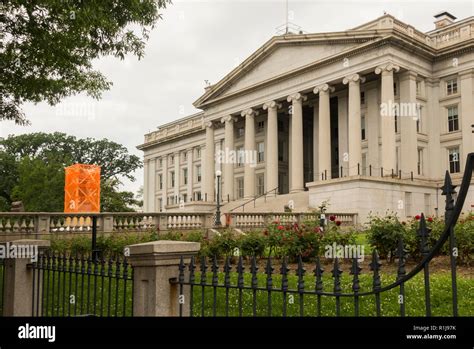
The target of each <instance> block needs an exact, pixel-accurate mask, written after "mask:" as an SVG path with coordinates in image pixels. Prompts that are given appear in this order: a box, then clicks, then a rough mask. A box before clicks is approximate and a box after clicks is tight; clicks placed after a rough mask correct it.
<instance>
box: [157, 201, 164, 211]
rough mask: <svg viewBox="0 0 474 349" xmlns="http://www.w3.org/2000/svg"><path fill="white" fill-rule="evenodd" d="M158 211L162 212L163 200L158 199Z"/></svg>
mask: <svg viewBox="0 0 474 349" xmlns="http://www.w3.org/2000/svg"><path fill="white" fill-rule="evenodd" d="M158 209H159V210H160V212H161V211H163V199H158Z"/></svg>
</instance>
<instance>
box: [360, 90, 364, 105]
mask: <svg viewBox="0 0 474 349" xmlns="http://www.w3.org/2000/svg"><path fill="white" fill-rule="evenodd" d="M360 104H362V105H364V104H365V92H364V91H362V92H361V93H360Z"/></svg>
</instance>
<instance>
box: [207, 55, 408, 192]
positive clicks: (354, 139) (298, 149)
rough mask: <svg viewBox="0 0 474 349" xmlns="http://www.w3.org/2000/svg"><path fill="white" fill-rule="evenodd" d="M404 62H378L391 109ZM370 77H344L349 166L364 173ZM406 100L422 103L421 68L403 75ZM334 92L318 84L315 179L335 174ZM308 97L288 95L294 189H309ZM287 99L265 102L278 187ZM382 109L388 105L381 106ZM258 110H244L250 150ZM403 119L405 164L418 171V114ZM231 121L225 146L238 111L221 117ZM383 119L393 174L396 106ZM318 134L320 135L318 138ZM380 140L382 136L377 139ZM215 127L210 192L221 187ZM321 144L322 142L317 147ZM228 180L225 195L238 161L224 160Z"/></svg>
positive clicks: (247, 182) (270, 163)
mask: <svg viewBox="0 0 474 349" xmlns="http://www.w3.org/2000/svg"><path fill="white" fill-rule="evenodd" d="M399 69H400V68H399V67H398V66H396V65H394V64H392V63H388V64H385V65H382V66H378V67H377V68H376V69H375V73H376V74H380V75H381V94H380V102H381V107H382V105H385V109H387V108H388V109H390V108H391V107H393V106H394V102H395V95H394V79H393V73H394V72H398V71H399ZM364 82H365V78H364V77H362V76H360V75H359V74H351V75H348V76H347V77H345V78H344V79H343V84H345V85H348V89H349V94H348V96H349V98H348V154H347V155H348V159H347V160H348V168H349V175H350V176H352V175H357V174H358V165H359V166H361V165H362V137H361V102H360V84H361V83H364ZM400 83H401V86H400V91H401V101H403V102H411V103H416V74H414V73H412V72H406V73H404V74H403V75H402V77H401V79H400ZM332 92H334V87H332V86H330V85H329V84H322V85H319V86H316V87H315V88H314V90H313V93H315V94H317V95H319V104H318V108H317V109H316V107H315V112H314V123H315V128H314V135H313V139H314V140H315V143H316V142H317V157H315V158H317V162H315V164H314V173H315V178H314V180H319V179H320V174H321V173H323V174H324V176H325V178H326V179H330V178H331V168H332V166H331V113H330V94H331V93H332ZM306 99H307V97H306V96H305V95H303V94H302V93H299V92H298V93H295V94H292V95H290V96H288V98H287V101H288V102H290V103H291V113H290V114H291V122H290V134H289V139H290V143H291V144H290V146H289V150H290V158H289V160H290V166H289V170H290V171H289V172H290V173H289V179H290V193H294V192H300V191H303V190H304V164H303V102H304V101H305V100H306ZM280 107H281V104H280V103H278V102H277V101H269V102H266V103H264V104H263V110H266V111H267V113H268V119H267V138H266V149H267V153H266V155H265V162H266V164H265V167H266V176H265V181H266V189H267V190H272V189H274V188H276V187H277V186H278V108H280ZM381 110H382V108H381ZM257 115H258V111H256V110H254V109H252V108H250V109H247V110H244V111H242V113H241V116H242V117H244V118H245V141H244V149H245V150H246V151H255V150H256V142H255V116H257ZM400 119H401V124H400V127H401V137H402V140H401V158H402V164H401V165H402V166H401V170H402V171H404V172H407V173H409V172H410V171H413V172H415V171H416V166H417V163H416V161H417V159H416V154H417V138H416V126H415V122H416V121H415V118H411V117H403V118H400ZM221 122H222V123H224V127H225V131H224V132H225V138H224V148H226V149H229V150H234V122H235V118H234V117H233V116H230V115H229V116H226V117H224V118H222V119H221ZM380 123H381V127H380V130H381V134H380V137H381V143H382V148H381V154H382V156H381V161H380V165H381V166H382V167H383V168H384V170H385V173H386V174H387V175H389V174H390V173H391V171H392V169H395V168H396V161H397V159H396V145H395V126H394V123H395V121H394V113H393V111H391V112H389V113H387V114H382V113H380ZM316 140H317V141H316ZM377 142H378V140H377ZM214 149H215V148H214V127H213V125H212V123H208V124H206V156H205V164H203V168H204V171H205V173H204V178H203V180H204V183H203V192H204V193H207V195H208V197H211V198H212V197H214V194H215V191H214V188H215V177H214V173H215V169H216V168H215V150H214ZM315 150H316V147H315ZM223 176H224V186H223V195H224V197H227V195H229V197H230V198H233V197H234V165H233V164H232V163H225V164H223ZM254 195H255V167H253V166H248V164H246V165H245V167H244V197H246V198H250V197H253V196H254Z"/></svg>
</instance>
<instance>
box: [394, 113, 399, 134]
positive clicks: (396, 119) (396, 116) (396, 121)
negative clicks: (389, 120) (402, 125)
mask: <svg viewBox="0 0 474 349" xmlns="http://www.w3.org/2000/svg"><path fill="white" fill-rule="evenodd" d="M394 119H395V133H398V115H397V113H395V117H394Z"/></svg>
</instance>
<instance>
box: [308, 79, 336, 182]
mask: <svg viewBox="0 0 474 349" xmlns="http://www.w3.org/2000/svg"><path fill="white" fill-rule="evenodd" d="M313 92H314V93H315V94H318V93H319V126H318V127H319V137H318V148H319V149H318V157H319V172H320V175H319V176H318V177H319V180H321V173H325V171H326V175H327V177H326V178H327V179H331V114H330V107H329V95H330V93H331V92H334V87H331V86H329V85H328V84H323V85H320V86H317V87H315V88H314V90H313Z"/></svg>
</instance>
